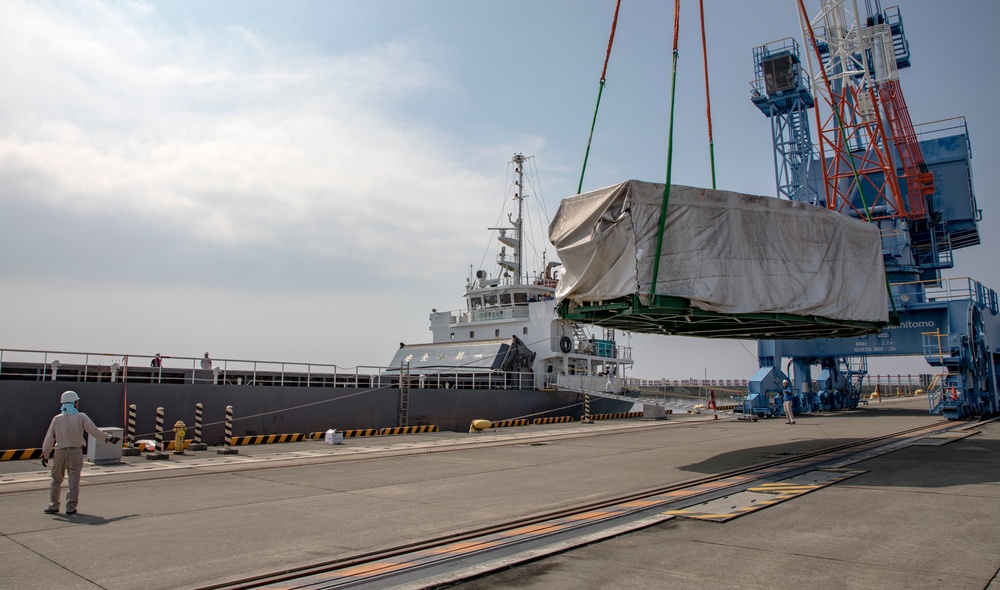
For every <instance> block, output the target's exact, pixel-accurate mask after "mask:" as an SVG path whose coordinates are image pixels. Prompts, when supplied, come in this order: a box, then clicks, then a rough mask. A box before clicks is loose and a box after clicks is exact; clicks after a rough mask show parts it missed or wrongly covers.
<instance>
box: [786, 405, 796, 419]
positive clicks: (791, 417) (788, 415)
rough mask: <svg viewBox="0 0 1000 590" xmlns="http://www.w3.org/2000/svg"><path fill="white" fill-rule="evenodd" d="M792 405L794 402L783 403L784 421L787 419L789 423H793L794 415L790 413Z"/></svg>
mask: <svg viewBox="0 0 1000 590" xmlns="http://www.w3.org/2000/svg"><path fill="white" fill-rule="evenodd" d="M793 404H795V402H785V403H784V407H785V419H787V420H788V421H789V422H795V414H794V413H793V412H792V405H793Z"/></svg>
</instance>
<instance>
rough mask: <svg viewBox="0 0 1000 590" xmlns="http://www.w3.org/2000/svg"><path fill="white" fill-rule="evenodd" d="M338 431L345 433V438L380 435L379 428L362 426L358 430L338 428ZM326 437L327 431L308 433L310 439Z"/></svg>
mask: <svg viewBox="0 0 1000 590" xmlns="http://www.w3.org/2000/svg"><path fill="white" fill-rule="evenodd" d="M337 432H339V433H341V434H343V435H344V438H356V437H359V436H378V435H379V430H378V429H377V428H360V429H358V430H338V431H337ZM325 437H326V433H325V432H310V433H309V434H307V435H306V438H308V439H309V440H323V439H324V438H325Z"/></svg>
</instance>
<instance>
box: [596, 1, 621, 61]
mask: <svg viewBox="0 0 1000 590" xmlns="http://www.w3.org/2000/svg"><path fill="white" fill-rule="evenodd" d="M621 6H622V0H618V2H617V3H616V4H615V17H614V19H612V21H611V36H610V37H608V52H607V53H606V54H605V55H604V69H603V70H601V80H605V79H607V76H608V61H610V60H611V46H612V45H614V43H615V29H617V28H618V9H620V8H621Z"/></svg>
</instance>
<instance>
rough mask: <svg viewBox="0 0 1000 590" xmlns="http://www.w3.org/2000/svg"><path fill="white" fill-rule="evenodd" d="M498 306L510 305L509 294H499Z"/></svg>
mask: <svg viewBox="0 0 1000 590" xmlns="http://www.w3.org/2000/svg"><path fill="white" fill-rule="evenodd" d="M500 305H510V293H501V294H500Z"/></svg>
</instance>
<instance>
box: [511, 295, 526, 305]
mask: <svg viewBox="0 0 1000 590" xmlns="http://www.w3.org/2000/svg"><path fill="white" fill-rule="evenodd" d="M527 302H528V294H527V293H514V303H521V304H523V303H527Z"/></svg>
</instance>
